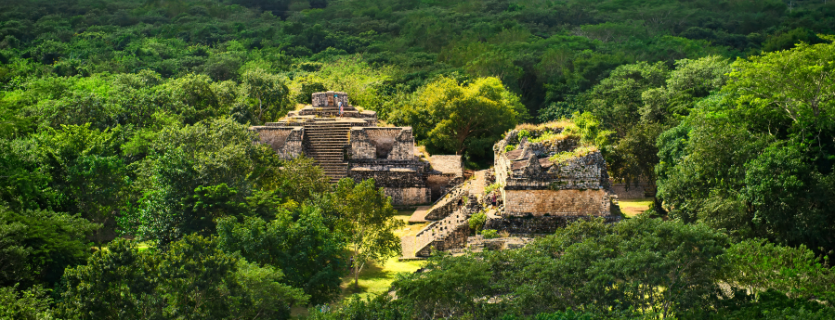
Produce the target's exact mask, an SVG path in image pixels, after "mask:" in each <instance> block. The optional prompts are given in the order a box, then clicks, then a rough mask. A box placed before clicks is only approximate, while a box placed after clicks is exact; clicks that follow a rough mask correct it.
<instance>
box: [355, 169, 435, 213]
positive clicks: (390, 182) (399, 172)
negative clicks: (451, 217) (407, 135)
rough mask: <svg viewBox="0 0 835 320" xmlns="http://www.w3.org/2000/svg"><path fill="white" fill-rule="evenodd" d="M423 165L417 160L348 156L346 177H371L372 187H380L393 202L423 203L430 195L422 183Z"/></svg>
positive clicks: (424, 171)
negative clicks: (373, 184)
mask: <svg viewBox="0 0 835 320" xmlns="http://www.w3.org/2000/svg"><path fill="white" fill-rule="evenodd" d="M427 167H428V164H426V163H423V162H419V161H392V160H353V159H352V160H351V162H350V168H349V170H348V176H349V177H351V178H352V179H354V181H356V182H360V181H363V180H367V179H374V182H375V184H376V187H378V188H384V191H385V192H386V194H387V195H388V196H390V197H391V199H392V204H394V205H415V204H425V203H430V202H431V197H432V191H431V189H430V188H429V186H427V185H426V171H427Z"/></svg>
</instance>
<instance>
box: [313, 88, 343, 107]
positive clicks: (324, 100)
mask: <svg viewBox="0 0 835 320" xmlns="http://www.w3.org/2000/svg"><path fill="white" fill-rule="evenodd" d="M334 95H336V98H335V99H331V100H328V98H329V97H333V96H334ZM329 101H332V104H329V103H328V102H329ZM340 101H341V102H342V104H343V105H345V106H347V105H348V94H347V93H345V92H334V91H328V92H316V93H314V94H313V107H335V106H338V105H339V102H340Z"/></svg>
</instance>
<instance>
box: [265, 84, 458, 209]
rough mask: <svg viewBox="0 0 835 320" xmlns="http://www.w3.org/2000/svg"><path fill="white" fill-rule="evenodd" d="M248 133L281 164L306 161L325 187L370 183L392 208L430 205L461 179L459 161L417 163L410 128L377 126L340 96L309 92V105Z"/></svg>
mask: <svg viewBox="0 0 835 320" xmlns="http://www.w3.org/2000/svg"><path fill="white" fill-rule="evenodd" d="M340 103H341V104H342V110H343V113H342V115H341V116H340V114H339V104H340ZM252 130H255V131H256V132H258V134H259V136H260V138H261V143H265V144H269V145H270V146H271V147H272V149H273V150H275V152H276V153H278V154H279V155H280V156H281V157H282V158H284V159H291V158H294V157H298V156H300V155H302V154H304V155H305V156H307V157H312V158H313V159H314V160H315V163H316V164H317V165H318V166H320V167H321V168H322V170H324V172H325V174H326V175H327V176H328V177H329V178H330V179H331V182H336V181H338V180H339V179H341V178H344V177H350V178H353V179H354V180H355V181H357V182H359V181H362V180H365V179H369V178H374V180H375V181H376V183H377V187H383V188H384V190H385V192H386V194H387V195H388V196H390V197H391V198H392V203H393V204H394V205H401V206H402V205H416V204H425V203H430V202H432V200H433V199H436V198H438V197H439V196H440V194H441V193H443V192H445V191H446V190H447V188H449V186H450V185H451V184H454V183H457V182H460V181H461V179H462V178H461V176H462V172H461V157H460V156H434V157H432V158H430V159H420V157H418V155H417V153H416V152H415V139H414V136H413V134H412V128H411V127H377V113H376V112H374V111H360V110H358V109H357V108H356V107H354V106H353V105H351V104H350V101H349V100H348V95H347V94H346V93H344V92H333V91H328V92H318V93H314V94H313V103H312V104H311V105H308V106H306V107H304V108H302V109H301V110H298V111H292V112H290V113H288V114H287V116H286V117H285V118H283V119H282V120H280V121H278V122H269V123H267V124H266V125H264V126H255V127H252ZM436 157H437V158H436ZM436 167H437V169H436ZM433 196H434V197H433Z"/></svg>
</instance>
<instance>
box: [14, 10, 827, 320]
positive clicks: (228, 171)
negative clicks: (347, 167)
mask: <svg viewBox="0 0 835 320" xmlns="http://www.w3.org/2000/svg"><path fill="white" fill-rule="evenodd" d="M833 34H835V1H827V0H758V1H751V0H463V1H437V0H389V1H375V0H182V1H173V0H136V1H128V0H122V1H119V0H61V1H54V0H52V1H47V0H4V1H2V3H0V319H52V318H61V319H140V318H141V319H221V318H223V319H227V318H228V319H239V318H258V319H285V318H288V317H290V316H291V312H290V307H291V306H303V307H306V306H316V305H318V306H321V305H324V304H327V303H331V304H332V305H333V309H332V310H331V309H327V308H322V307H319V308H314V309H312V310H311V313H310V317H311V318H313V319H371V318H374V319H427V318H463V319H487V318H493V319H499V318H501V319H605V318H624V319H637V318H646V319H649V318H653V319H654V318H673V317H676V318H680V319H752V318H762V319H801V318H802V319H832V318H835V311H833V310H835V308H833V305H832V304H833V303H835V289H833V284H835V276H834V275H833V274H832V272H831V269H830V266H829V260H828V257H835V253H833V252H835V102H833V101H835V73H833V72H835V36H832V35H833ZM324 90H335V91H345V92H347V93H348V95H349V96H350V98H351V100H352V103H353V104H354V105H357V106H361V107H363V108H365V109H367V110H374V111H377V114H378V116H379V118H380V120H383V121H384V122H385V123H388V124H394V125H399V126H412V127H413V128H414V133H415V138H416V140H417V141H418V143H419V144H420V145H423V146H425V147H426V149H427V150H428V151H429V152H430V153H433V154H456V153H457V154H461V155H463V156H464V159H465V161H466V165H467V166H468V167H470V168H487V167H489V166H490V165H491V164H492V144H493V142H495V141H497V140H498V139H500V138H501V136H502V134H503V133H504V132H505V131H507V130H509V129H511V128H513V127H515V126H516V125H517V124H521V123H541V122H547V121H552V120H559V119H563V118H572V119H573V120H574V122H575V123H578V124H580V126H581V127H582V130H583V132H584V133H583V134H584V135H586V136H589V137H594V140H595V141H596V144H597V146H598V147H599V148H600V150H601V151H602V152H603V154H604V156H605V158H606V161H607V163H608V166H609V171H610V175H611V176H612V177H613V178H615V179H616V181H622V182H625V183H627V185H631V184H635V183H643V184H645V185H648V186H649V187H650V188H649V190H651V192H653V193H654V204H653V206H652V208H651V210H650V211H648V212H646V213H645V214H644V215H642V216H641V217H637V218H632V219H627V220H626V221H625V222H623V223H620V224H617V225H604V224H602V222H599V221H589V222H583V223H577V224H574V225H572V226H570V227H569V228H567V229H565V230H561V231H559V232H557V234H555V235H549V236H546V237H542V239H539V240H537V241H536V242H535V243H534V244H532V245H530V246H528V247H526V248H524V249H520V250H512V251H502V252H485V253H481V254H477V255H466V256H464V257H454V258H453V257H445V256H440V257H435V258H433V259H432V260H431V261H430V262H429V263H428V264H427V265H426V267H425V268H424V271H423V272H420V273H415V274H409V275H402V276H401V277H400V278H399V279H398V280H397V281H395V283H394V285H393V286H392V289H393V290H396V291H397V294H396V296H397V299H391V296H389V295H382V296H380V297H376V298H372V299H369V300H361V299H347V300H344V303H341V304H338V303H337V302H339V301H340V300H341V299H342V298H344V297H343V296H342V289H341V288H340V283H341V278H342V277H344V276H345V275H346V273H347V271H346V270H347V268H348V265H349V264H351V263H352V262H349V261H351V260H349V259H350V257H351V254H350V253H349V252H348V251H349V250H347V249H346V248H348V247H349V245H350V242H351V241H368V242H374V244H375V248H379V250H378V251H379V252H373V254H370V255H369V256H373V257H376V258H375V259H376V260H378V262H380V263H382V262H384V261H385V259H388V258H389V257H393V256H396V255H397V254H398V252H397V251H398V250H397V249H395V248H397V247H398V245H397V243H395V242H396V239H394V236H393V235H392V234H391V231H392V230H393V229H394V228H395V227H396V226H398V225H397V224H396V223H392V221H393V220H392V219H391V218H392V216H393V215H394V214H396V210H395V209H394V208H392V207H391V204H390V203H388V202H387V200H386V198H385V195H384V194H383V193H382V191H380V190H375V189H374V184H373V181H372V182H368V181H366V182H356V183H354V182H353V181H342V182H340V183H339V184H338V185H335V186H334V185H330V184H329V183H328V180H327V178H326V177H325V176H324V175H323V173H322V171H321V170H320V169H319V168H317V167H315V166H314V165H313V162H312V161H310V160H309V159H296V160H293V161H284V160H281V159H279V158H278V157H277V156H276V154H275V152H273V151H272V150H271V149H270V148H268V147H266V146H263V145H258V144H253V143H252V141H253V139H257V137H256V136H255V135H254V134H253V133H252V132H250V131H248V130H247V128H248V127H249V126H251V125H259V124H263V123H265V122H269V121H275V120H277V119H279V118H280V117H282V116H283V115H284V114H286V112H288V111H290V110H293V109H295V108H296V107H297V106H298V105H300V104H306V103H310V99H311V93H313V92H318V91H324ZM467 121H472V123H477V124H478V125H474V126H473V127H471V126H469V125H467V126H466V130H465V129H464V127H465V126H462V124H463V123H465V122H467ZM465 131H466V132H465ZM652 195H653V194H650V196H652ZM364 212H374V214H375V216H373V217H371V218H372V219H370V220H369V221H377V222H379V223H376V224H373V225H369V226H367V227H368V228H370V229H371V230H375V231H376V233H377V234H380V235H381V236H380V237H379V238H375V239H363V238H362V237H357V236H356V234H355V233H356V230H354V229H352V228H351V227H350V225H351V224H352V223H348V222H353V221H356V215H358V214H361V213H364ZM352 239H353V240H352ZM357 239H359V240H357ZM91 248H92V249H91ZM91 251H93V253H91ZM372 260H374V259H372ZM543 279H546V280H547V281H542V280H543ZM327 310H331V311H327Z"/></svg>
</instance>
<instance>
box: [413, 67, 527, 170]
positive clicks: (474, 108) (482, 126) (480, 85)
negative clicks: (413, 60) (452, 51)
mask: <svg viewBox="0 0 835 320" xmlns="http://www.w3.org/2000/svg"><path fill="white" fill-rule="evenodd" d="M406 110H407V113H406V115H405V122H406V123H408V124H410V125H411V126H412V128H414V130H415V134H416V136H417V138H418V139H420V140H421V141H422V143H424V144H425V145H426V146H427V147H428V148H430V150H431V151H433V152H435V151H437V152H454V153H456V154H460V155H463V154H465V153H469V154H471V155H472V156H475V157H483V156H485V155H486V154H487V152H488V150H490V147H491V146H492V144H493V142H495V141H497V140H499V138H500V137H501V135H502V134H503V133H504V132H505V131H506V130H508V129H510V128H513V127H514V126H516V124H517V123H518V122H519V121H523V120H526V119H527V114H528V113H527V110H526V109H525V107H524V106H522V104H521V103H520V102H519V98H518V97H516V95H514V94H513V93H511V92H509V91H508V90H507V89H505V87H504V86H503V85H502V83H501V81H500V80H499V79H497V78H492V77H491V78H480V79H478V80H476V81H474V82H473V83H471V84H469V85H460V84H458V82H457V81H456V80H454V79H452V78H445V77H444V78H440V79H438V80H436V81H435V82H432V83H431V84H429V85H427V86H426V87H425V88H424V89H423V90H422V91H421V92H420V93H419V94H418V95H417V96H416V97H415V99H414V100H412V102H411V103H410V106H408V109H406Z"/></svg>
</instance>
